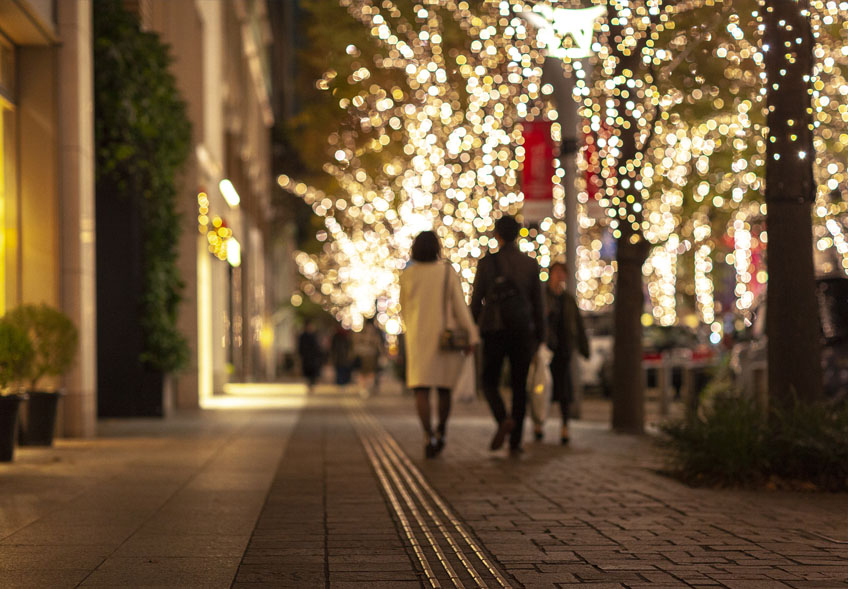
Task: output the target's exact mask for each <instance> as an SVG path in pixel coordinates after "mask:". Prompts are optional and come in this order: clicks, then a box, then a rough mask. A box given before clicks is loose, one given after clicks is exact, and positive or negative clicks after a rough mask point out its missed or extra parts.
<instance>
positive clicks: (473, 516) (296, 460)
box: [0, 387, 848, 589]
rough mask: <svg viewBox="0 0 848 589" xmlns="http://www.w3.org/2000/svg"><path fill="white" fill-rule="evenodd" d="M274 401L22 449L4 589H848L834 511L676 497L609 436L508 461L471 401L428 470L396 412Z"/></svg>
mask: <svg viewBox="0 0 848 589" xmlns="http://www.w3.org/2000/svg"><path fill="white" fill-rule="evenodd" d="M266 392H268V391H266ZM271 392H273V391H271ZM284 392H285V394H283V395H277V396H276V397H275V398H274V399H273V400H272V401H273V402H271V403H270V405H271V406H272V407H271V408H267V409H259V408H258V407H257V405H258V404H259V403H258V401H257V398H256V397H253V398H251V400H250V402H249V403H248V404H247V405H250V408H248V409H243V410H237V409H233V408H232V407H238V406H239V403H238V400H237V399H230V400H229V401H227V402H224V403H222V406H226V407H230V409H226V410H218V411H204V412H200V413H197V414H191V415H182V416H178V417H176V418H171V419H169V420H165V421H161V422H160V421H135V420H133V421H126V422H107V423H104V424H102V430H103V431H102V437H101V438H99V439H97V440H93V441H74V440H62V441H59V443H58V444H57V447H56V448H54V449H22V450H20V451H19V453H18V458H17V460H16V462H14V463H12V464H8V465H2V466H0V586H1V587H75V586H108V587H122V586H124V587H135V586H160V587H166V586H170V587H229V586H233V587H238V588H253V587H257V588H258V587H342V588H344V587H366V586H367V587H369V588H372V589H373V588H377V589H379V588H381V587H386V588H390V587H391V588H394V587H400V588H404V587H477V586H486V587H522V586H525V587H570V586H584V585H589V586H592V587H596V588H600V587H649V586H650V587H731V588H754V587H769V588H771V587H797V588H801V587H828V588H830V587H848V543H846V542H848V495H845V494H841V495H827V494H812V493H789V492H752V491H738V490H707V489H690V488H688V487H685V486H683V485H681V484H678V483H677V482H675V481H673V480H671V479H668V478H666V477H663V476H661V475H659V474H657V472H656V471H657V469H658V468H660V466H661V464H662V463H661V460H660V458H661V457H660V455H659V453H658V450H657V448H656V447H655V446H654V445H653V444H652V443H651V441H650V439H648V438H642V437H634V436H623V435H615V434H611V433H610V432H609V431H608V429H607V427H606V424H605V423H603V422H591V421H580V422H577V423H575V424H574V427H573V428H572V431H573V433H572V446H571V447H568V448H563V447H561V446H560V445H558V444H554V443H553V442H554V441H556V440H558V431H557V424H556V423H555V422H553V421H552V422H551V423H550V424H549V429H548V431H547V432H546V434H547V435H548V440H547V441H543V442H542V443H534V442H527V443H526V446H525V447H526V452H525V453H524V454H523V455H522V456H521V457H520V458H510V457H509V456H508V455H507V454H506V452H505V451H501V452H496V453H491V452H489V451H488V450H487V443H488V440H489V437H490V435H491V433H492V431H493V425H492V423H491V419H490V417H489V416H488V414H487V412H486V409H485V407H484V406H483V405H482V403H471V404H467V405H466V404H457V405H456V407H455V411H454V418H453V420H452V422H451V424H450V426H449V431H448V444H447V447H446V448H445V450H444V453H443V454H442V456H440V457H439V458H438V459H436V460H424V459H423V440H422V436H421V434H420V431H419V426H418V425H417V423H416V420H415V418H414V415H413V409H412V400H411V399H409V398H408V397H403V396H378V397H376V398H371V399H366V400H363V399H361V398H360V397H359V396H358V395H354V394H338V393H337V392H335V391H334V390H332V389H326V390H319V394H317V395H313V396H310V397H306V396H305V395H303V394H302V392H297V391H295V390H293V389H292V388H291V387H289V388H288V389H285V391H284ZM269 396H271V397H273V396H274V395H273V394H271V395H269ZM599 406H601V404H595V405H593V406H592V408H591V410H589V411H585V412H584V414H586V415H590V414H591V415H600V414H601V413H602V411H600V410H599V409H598V407H599Z"/></svg>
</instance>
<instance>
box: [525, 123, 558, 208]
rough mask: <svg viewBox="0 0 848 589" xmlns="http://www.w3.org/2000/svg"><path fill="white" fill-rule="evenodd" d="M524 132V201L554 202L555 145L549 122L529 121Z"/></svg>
mask: <svg viewBox="0 0 848 589" xmlns="http://www.w3.org/2000/svg"><path fill="white" fill-rule="evenodd" d="M523 127H524V131H523V133H522V136H523V137H524V168H523V170H522V174H521V188H522V190H523V191H524V200H525V202H526V201H529V200H552V199H553V197H554V185H553V182H552V181H551V178H552V177H553V175H554V144H553V141H552V140H551V123H550V122H549V121H527V122H525V123H523Z"/></svg>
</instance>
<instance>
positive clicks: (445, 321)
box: [442, 262, 450, 331]
mask: <svg viewBox="0 0 848 589" xmlns="http://www.w3.org/2000/svg"><path fill="white" fill-rule="evenodd" d="M449 278H450V262H446V263H445V281H444V285H443V286H442V331H445V330H446V329H447V328H448V279H449Z"/></svg>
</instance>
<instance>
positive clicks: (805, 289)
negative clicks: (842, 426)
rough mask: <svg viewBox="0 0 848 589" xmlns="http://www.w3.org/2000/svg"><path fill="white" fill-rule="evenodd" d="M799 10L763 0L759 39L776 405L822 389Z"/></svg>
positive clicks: (804, 46)
mask: <svg viewBox="0 0 848 589" xmlns="http://www.w3.org/2000/svg"><path fill="white" fill-rule="evenodd" d="M802 13H803V14H802ZM805 14H809V0H799V1H797V2H786V0H769V1H767V2H766V3H765V25H766V28H765V31H764V34H763V43H764V45H768V47H769V50H768V51H766V53H765V56H766V59H765V65H766V73H767V75H768V92H769V94H768V103H769V113H768V125H769V140H768V142H767V151H766V157H767V159H766V202H767V204H768V217H767V226H768V271H769V278H768V294H767V297H768V298H767V303H768V308H767V310H766V313H767V317H766V332H767V334H768V338H769V341H768V366H769V368H768V386H769V395H770V397H771V400H772V402H773V403H776V404H778V405H786V404H788V403H791V402H792V401H793V399H794V398H796V397H797V399H799V400H802V401H814V400H816V399H818V398H820V397H821V395H822V375H821V349H820V346H821V344H820V341H819V330H820V327H819V314H818V305H817V302H816V297H815V269H814V262H813V233H812V216H811V214H812V204H813V202H814V200H815V192H816V185H815V182H814V179H813V161H814V159H815V151H814V149H813V133H812V130H811V128H810V126H811V124H812V116H811V114H810V112H808V110H807V109H808V108H810V106H811V104H810V94H809V93H808V91H809V82H808V81H805V79H804V78H805V76H809V75H810V74H811V73H812V66H813V55H812V48H813V42H812V41H813V39H812V33H811V30H810V22H809V19H808V17H807V16H805ZM799 41H800V43H799ZM787 48H789V49H787ZM790 56H791V57H790ZM807 79H809V78H807Z"/></svg>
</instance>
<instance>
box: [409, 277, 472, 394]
mask: <svg viewBox="0 0 848 589" xmlns="http://www.w3.org/2000/svg"><path fill="white" fill-rule="evenodd" d="M446 274H447V288H445V275H446ZM445 292H446V293H447V303H448V304H447V317H444V315H445V313H444V311H443V309H444V308H445V305H444V303H443V301H444V294H445ZM400 307H401V309H400V312H401V317H402V318H403V322H404V325H405V327H406V340H405V344H406V385H407V386H408V387H409V388H416V387H440V388H448V389H452V388H453V387H454V385H455V384H456V381H457V379H458V377H459V371H460V369H461V368H462V361H463V358H464V354H463V353H462V352H445V351H442V350H440V349H439V334H440V333H441V332H442V329H444V327H445V325H446V326H447V327H456V326H461V327H464V328H465V329H467V330H468V333H469V335H470V337H471V343H472V344H476V343H478V342H479V341H480V336H479V334H478V332H477V326H476V325H474V319H473V318H472V317H471V311H469V310H468V305H466V304H465V296H464V295H463V293H462V284H461V283H460V281H459V276H458V275H457V273H456V272H455V271H454V269H453V268H452V267H451V266H450V265H449V264H448V263H447V262H444V261H438V262H414V263H412V264H411V265H410V266H409V267H407V268H406V269H405V270H404V271H403V272H402V273H401V275H400Z"/></svg>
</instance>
